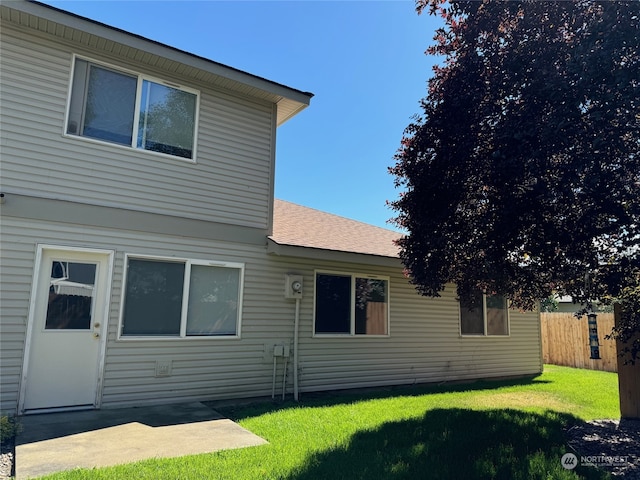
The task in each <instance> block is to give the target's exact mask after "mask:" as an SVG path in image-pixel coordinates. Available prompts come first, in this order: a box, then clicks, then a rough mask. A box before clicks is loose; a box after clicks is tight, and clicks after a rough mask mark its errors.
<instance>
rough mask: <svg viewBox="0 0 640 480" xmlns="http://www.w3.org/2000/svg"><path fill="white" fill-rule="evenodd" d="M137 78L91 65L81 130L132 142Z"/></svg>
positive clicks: (83, 132)
mask: <svg viewBox="0 0 640 480" xmlns="http://www.w3.org/2000/svg"><path fill="white" fill-rule="evenodd" d="M137 83H138V81H137V79H136V78H135V77H131V76H129V75H123V74H122V73H118V72H114V71H113V70H108V69H106V68H101V67H98V66H95V65H91V66H90V68H89V78H88V80H87V93H86V104H85V112H84V122H83V129H82V134H83V135H84V136H86V137H91V138H97V139H100V140H106V141H108V142H114V143H120V144H123V145H131V137H132V135H133V117H134V111H135V101H136V89H137Z"/></svg>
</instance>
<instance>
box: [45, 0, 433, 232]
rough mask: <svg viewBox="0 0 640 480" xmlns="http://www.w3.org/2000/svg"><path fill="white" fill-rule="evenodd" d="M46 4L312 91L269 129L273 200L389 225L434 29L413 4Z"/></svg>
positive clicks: (430, 19) (47, 0)
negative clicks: (398, 167)
mask: <svg viewBox="0 0 640 480" xmlns="http://www.w3.org/2000/svg"><path fill="white" fill-rule="evenodd" d="M44 3H47V4H49V5H52V6H54V7H58V8H62V9H64V10H67V11H70V12H73V13H76V14H78V15H82V16H85V17H88V18H91V19H93V20H97V21H99V22H103V23H106V24H108V25H112V26H115V27H118V28H121V29H123V30H126V31H129V32H132V33H136V34H138V35H142V36H144V37H147V38H150V39H152V40H156V41H158V42H162V43H165V44H167V45H171V46H173V47H176V48H179V49H182V50H186V51H188V52H191V53H194V54H197V55H201V56H203V57H206V58H209V59H211V60H215V61H217V62H220V63H223V64H226V65H229V66H231V67H234V68H238V69H240V70H244V71H246V72H249V73H252V74H255V75H259V76H261V77H265V78H268V79H269V80H273V81H276V82H279V83H283V84H285V85H287V86H289V87H293V88H296V89H299V90H303V91H309V92H312V93H313V94H314V95H315V96H314V98H313V99H312V100H311V105H310V106H309V107H308V108H307V109H306V110H304V111H303V112H302V113H300V114H298V115H297V116H296V117H294V118H293V119H291V120H289V121H288V122H287V123H285V124H284V125H283V126H281V127H280V128H279V129H278V134H277V135H278V137H277V151H276V186H275V188H276V197H278V198H281V199H283V200H288V201H291V202H295V203H298V204H301V205H306V206H309V207H313V208H317V209H319V210H324V211H327V212H331V213H335V214H338V215H342V216H345V217H348V218H353V219H356V220H360V221H363V222H367V223H371V224H374V225H377V226H380V227H385V228H394V227H393V226H392V225H390V224H388V223H387V220H388V219H389V218H391V217H392V216H393V211H391V210H390V209H389V208H388V207H387V206H386V201H387V200H393V199H395V198H396V197H397V196H398V193H399V192H398V190H396V189H395V188H394V186H393V177H392V176H391V175H390V174H389V173H388V171H387V168H388V167H389V166H391V165H393V163H394V162H393V155H394V153H395V152H396V150H397V148H398V147H399V145H400V140H401V138H402V133H403V131H404V129H405V128H406V126H407V125H408V124H409V122H410V121H411V117H412V115H414V114H417V113H420V108H419V101H420V99H421V98H423V97H424V96H425V95H426V81H427V79H428V78H429V77H430V76H431V73H432V69H431V67H432V65H433V63H434V60H433V59H432V58H430V57H427V56H426V55H425V54H424V51H425V50H426V48H427V47H428V46H429V45H430V44H431V43H432V38H433V34H434V31H435V29H436V28H437V27H438V26H439V25H440V19H438V18H434V17H430V16H428V15H426V14H424V15H421V16H418V15H417V14H416V13H415V10H414V3H413V1H410V0H407V1H405V0H397V1H391V0H390V1H305V0H299V1H151V0H149V1H108V0H105V1H97V0H94V1H87V0H85V1H73V0H67V1H59V0H55V1H50V0H44Z"/></svg>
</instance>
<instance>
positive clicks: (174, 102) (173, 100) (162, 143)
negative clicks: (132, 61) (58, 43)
mask: <svg viewBox="0 0 640 480" xmlns="http://www.w3.org/2000/svg"><path fill="white" fill-rule="evenodd" d="M197 116H198V92H197V91H196V90H192V89H187V88H184V87H179V86H177V85H172V84H170V83H168V82H163V81H159V80H154V79H150V78H146V77H143V76H141V75H137V74H133V73H130V72H125V71H121V70H117V69H115V68H111V67H107V66H105V65H102V64H97V63H93V62H90V61H88V60H84V59H81V58H76V60H75V65H74V69H73V81H72V86H71V99H70V101H69V115H68V120H67V128H66V133H67V134H68V135H77V136H81V137H86V138H92V139H95V140H101V141H105V142H110V143H116V144H119V145H125V146H128V147H131V148H138V149H142V150H149V151H153V152H159V153H163V154H167V155H172V156H175V157H181V158H188V159H194V158H195V157H194V148H195V141H196V140H195V138H196V123H197Z"/></svg>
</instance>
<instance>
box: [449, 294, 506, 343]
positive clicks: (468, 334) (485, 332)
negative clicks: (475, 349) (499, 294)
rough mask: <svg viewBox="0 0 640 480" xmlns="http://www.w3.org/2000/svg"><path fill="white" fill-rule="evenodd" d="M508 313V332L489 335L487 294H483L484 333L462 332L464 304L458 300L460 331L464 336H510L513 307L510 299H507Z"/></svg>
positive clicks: (461, 335)
mask: <svg viewBox="0 0 640 480" xmlns="http://www.w3.org/2000/svg"><path fill="white" fill-rule="evenodd" d="M505 301H506V307H505V310H506V313H507V333H506V334H505V335H489V334H488V333H487V294H486V293H483V294H482V321H483V325H484V328H483V329H484V333H462V308H463V307H462V304H461V303H460V302H458V332H459V334H460V337H463V338H509V337H510V336H511V307H510V304H509V300H506V299H505Z"/></svg>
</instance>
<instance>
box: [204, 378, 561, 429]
mask: <svg viewBox="0 0 640 480" xmlns="http://www.w3.org/2000/svg"><path fill="white" fill-rule="evenodd" d="M538 377H539V376H538V375H536V376H526V377H519V378H512V379H506V380H479V381H469V382H459V383H442V384H421V385H399V386H394V387H380V388H375V387H372V388H363V389H354V390H338V391H329V392H314V393H304V394H302V395H301V401H300V402H295V401H293V400H285V401H284V402H282V401H268V400H263V401H260V402H256V403H252V404H244V405H226V406H220V405H217V404H216V402H203V403H204V404H206V405H208V406H210V407H211V408H213V409H215V410H217V411H218V412H220V413H222V414H223V415H224V416H226V417H229V418H231V419H233V420H235V421H240V420H243V419H245V418H251V417H257V416H260V415H263V414H265V413H270V412H277V411H282V410H288V409H290V408H300V407H330V406H335V405H345V404H351V403H356V402H362V401H367V400H374V399H384V398H393V397H416V396H420V395H427V394H436V393H446V392H469V391H478V390H494V389H498V388H502V387H512V386H525V385H535V384H545V383H550V382H549V381H548V380H541V379H540V378H538Z"/></svg>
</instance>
